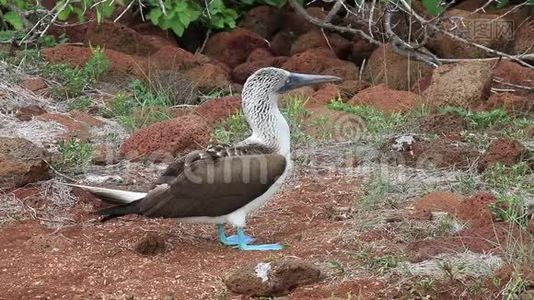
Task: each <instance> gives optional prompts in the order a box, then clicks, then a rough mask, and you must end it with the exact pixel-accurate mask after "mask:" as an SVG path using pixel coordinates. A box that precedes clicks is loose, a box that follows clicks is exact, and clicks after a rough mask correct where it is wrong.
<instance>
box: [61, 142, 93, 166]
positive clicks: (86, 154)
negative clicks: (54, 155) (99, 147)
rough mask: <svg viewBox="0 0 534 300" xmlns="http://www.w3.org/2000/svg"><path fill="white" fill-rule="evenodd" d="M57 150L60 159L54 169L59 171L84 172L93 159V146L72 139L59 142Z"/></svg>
mask: <svg viewBox="0 0 534 300" xmlns="http://www.w3.org/2000/svg"><path fill="white" fill-rule="evenodd" d="M58 150H59V153H60V157H59V161H57V162H55V163H54V167H55V168H56V169H58V170H61V171H84V170H85V169H87V167H88V166H89V165H90V164H91V160H92V158H93V146H92V145H91V144H89V143H86V142H82V141H80V140H78V139H74V138H71V139H69V140H67V141H61V142H60V143H59V145H58Z"/></svg>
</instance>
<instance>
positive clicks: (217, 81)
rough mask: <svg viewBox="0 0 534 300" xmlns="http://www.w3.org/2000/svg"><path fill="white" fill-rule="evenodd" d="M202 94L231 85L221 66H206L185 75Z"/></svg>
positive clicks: (195, 68)
mask: <svg viewBox="0 0 534 300" xmlns="http://www.w3.org/2000/svg"><path fill="white" fill-rule="evenodd" d="M185 76H187V77H188V78H189V79H191V81H192V82H193V83H194V84H195V85H196V87H197V88H198V89H199V90H200V91H201V92H207V93H209V92H211V91H213V90H215V89H217V88H221V87H226V86H228V85H229V84H230V80H229V76H228V73H226V71H225V70H224V69H223V68H221V67H220V66H219V65H214V64H204V65H200V66H198V67H194V68H192V69H190V70H188V71H187V72H186V73H185Z"/></svg>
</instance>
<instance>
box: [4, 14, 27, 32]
mask: <svg viewBox="0 0 534 300" xmlns="http://www.w3.org/2000/svg"><path fill="white" fill-rule="evenodd" d="M4 20H5V21H6V22H7V23H9V24H10V25H11V26H13V28H15V30H22V29H23V28H24V23H22V18H21V17H20V16H19V15H18V14H17V13H15V12H12V11H8V12H7V13H5V14H4Z"/></svg>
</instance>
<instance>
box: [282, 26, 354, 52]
mask: <svg viewBox="0 0 534 300" xmlns="http://www.w3.org/2000/svg"><path fill="white" fill-rule="evenodd" d="M330 47H332V49H333V50H334V53H335V54H336V56H337V57H339V58H346V57H347V56H348V54H349V52H350V49H351V47H352V43H351V42H349V41H348V40H347V39H345V38H344V37H342V36H340V35H339V34H337V33H328V34H326V36H325V35H323V34H322V33H321V32H320V31H317V30H312V31H310V32H308V33H305V34H303V35H301V36H299V37H298V38H297V40H296V41H295V42H294V43H293V45H292V46H291V50H290V54H291V55H295V54H297V53H302V52H304V51H306V50H309V49H316V48H325V49H330Z"/></svg>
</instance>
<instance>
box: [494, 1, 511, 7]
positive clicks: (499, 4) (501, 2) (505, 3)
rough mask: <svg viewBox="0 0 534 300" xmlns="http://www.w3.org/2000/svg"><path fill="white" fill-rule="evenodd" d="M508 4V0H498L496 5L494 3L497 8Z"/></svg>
mask: <svg viewBox="0 0 534 300" xmlns="http://www.w3.org/2000/svg"><path fill="white" fill-rule="evenodd" d="M508 5H510V1H509V0H498V1H497V5H495V6H496V7H497V8H503V7H506V6H508Z"/></svg>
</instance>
